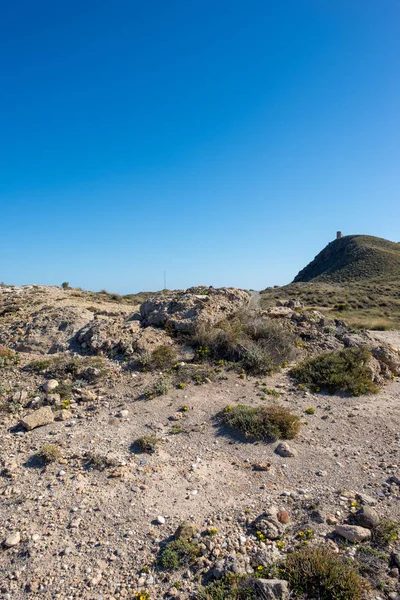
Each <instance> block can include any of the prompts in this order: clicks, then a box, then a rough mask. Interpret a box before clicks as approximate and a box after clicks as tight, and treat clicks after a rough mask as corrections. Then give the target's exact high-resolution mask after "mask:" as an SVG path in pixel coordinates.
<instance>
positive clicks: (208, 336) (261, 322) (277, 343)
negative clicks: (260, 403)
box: [192, 312, 296, 375]
mask: <svg viewBox="0 0 400 600" xmlns="http://www.w3.org/2000/svg"><path fill="white" fill-rule="evenodd" d="M192 343H193V344H194V345H195V346H196V347H197V353H198V356H199V358H203V359H204V358H214V359H224V360H228V361H232V362H239V363H240V364H241V365H242V366H243V368H244V369H246V371H248V372H249V373H254V374H256V375H257V374H260V375H263V374H266V373H270V372H271V371H273V370H274V369H275V368H276V367H278V366H279V365H281V364H282V363H284V362H287V361H289V360H291V359H292V358H293V357H294V355H295V353H296V346H295V336H294V334H293V333H292V332H291V331H289V330H288V329H286V328H285V327H284V326H283V325H281V324H279V323H277V322H276V321H273V320H272V319H267V318H264V317H257V316H256V317H255V316H254V315H252V314H250V313H246V312H240V313H237V314H236V315H235V316H233V317H232V318H230V319H226V320H224V321H221V322H220V323H218V324H217V325H214V326H211V325H209V324H203V325H202V326H200V327H199V328H198V329H197V331H196V333H195V334H194V336H193V338H192Z"/></svg>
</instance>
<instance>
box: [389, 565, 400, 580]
mask: <svg viewBox="0 0 400 600" xmlns="http://www.w3.org/2000/svg"><path fill="white" fill-rule="evenodd" d="M388 575H389V577H393V578H394V579H398V578H399V569H398V568H397V567H393V569H390V571H389V573H388Z"/></svg>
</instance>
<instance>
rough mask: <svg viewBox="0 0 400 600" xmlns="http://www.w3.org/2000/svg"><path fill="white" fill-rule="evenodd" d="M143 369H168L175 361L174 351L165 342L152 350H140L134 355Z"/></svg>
mask: <svg viewBox="0 0 400 600" xmlns="http://www.w3.org/2000/svg"><path fill="white" fill-rule="evenodd" d="M135 360H136V362H137V363H138V364H139V365H140V366H141V368H142V370H143V371H169V370H170V369H171V368H172V367H173V366H174V365H175V363H176V352H175V350H174V348H172V347H171V346H166V345H165V344H163V345H161V346H158V348H156V349H155V350H153V352H141V353H140V354H137V355H136V357H135Z"/></svg>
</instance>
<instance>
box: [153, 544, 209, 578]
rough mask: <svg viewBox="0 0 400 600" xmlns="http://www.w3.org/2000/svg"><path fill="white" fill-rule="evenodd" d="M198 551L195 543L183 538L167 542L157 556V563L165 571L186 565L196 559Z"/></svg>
mask: <svg viewBox="0 0 400 600" xmlns="http://www.w3.org/2000/svg"><path fill="white" fill-rule="evenodd" d="M199 554H200V551H199V548H198V546H197V545H195V544H191V543H190V542H185V541H184V540H172V541H171V542H168V544H167V545H166V546H165V548H164V549H163V551H162V552H161V554H160V557H159V561H158V562H159V564H160V566H161V567H162V568H163V569H166V570H167V571H174V570H175V569H179V568H181V567H187V566H188V565H190V564H191V563H192V562H194V561H195V560H196V558H197V557H198V556H199Z"/></svg>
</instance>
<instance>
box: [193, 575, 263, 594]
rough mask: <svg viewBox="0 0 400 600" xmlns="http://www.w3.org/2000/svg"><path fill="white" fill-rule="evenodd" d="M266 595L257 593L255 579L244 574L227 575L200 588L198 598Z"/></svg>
mask: <svg viewBox="0 0 400 600" xmlns="http://www.w3.org/2000/svg"><path fill="white" fill-rule="evenodd" d="M263 598H264V595H261V592H259V593H257V589H256V586H255V580H254V579H253V578H250V577H247V576H243V575H235V574H230V575H225V576H224V577H223V578H222V579H220V580H219V581H213V582H211V583H209V584H207V585H206V586H204V587H202V588H200V590H199V593H198V594H197V600H262V599H263Z"/></svg>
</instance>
